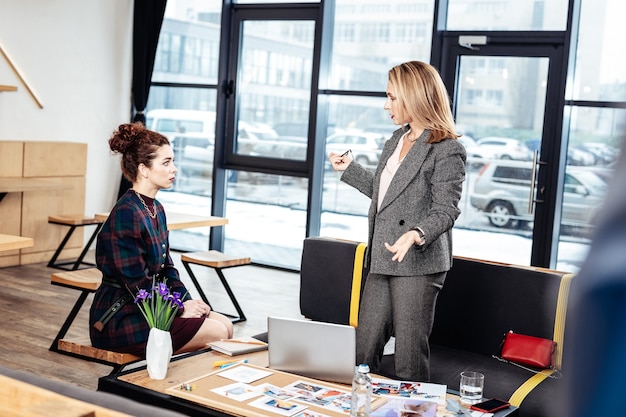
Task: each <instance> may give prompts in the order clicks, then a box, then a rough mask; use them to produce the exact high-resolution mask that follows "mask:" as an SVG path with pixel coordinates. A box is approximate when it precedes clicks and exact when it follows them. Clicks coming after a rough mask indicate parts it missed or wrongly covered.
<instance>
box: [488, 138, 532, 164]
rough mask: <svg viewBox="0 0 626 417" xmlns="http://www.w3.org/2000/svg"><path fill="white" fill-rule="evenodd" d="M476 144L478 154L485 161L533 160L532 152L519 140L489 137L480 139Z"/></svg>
mask: <svg viewBox="0 0 626 417" xmlns="http://www.w3.org/2000/svg"><path fill="white" fill-rule="evenodd" d="M476 144H477V145H478V147H477V148H476V150H477V152H478V153H480V156H481V157H482V158H485V159H515V160H519V161H530V160H532V152H531V151H530V150H529V149H528V147H526V146H524V144H522V143H521V142H520V141H519V140H517V139H512V138H501V137H496V136H489V137H486V138H482V139H479V140H478V141H477V142H476Z"/></svg>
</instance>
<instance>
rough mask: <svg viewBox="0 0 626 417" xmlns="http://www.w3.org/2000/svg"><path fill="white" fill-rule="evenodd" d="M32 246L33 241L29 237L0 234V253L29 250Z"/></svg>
mask: <svg viewBox="0 0 626 417" xmlns="http://www.w3.org/2000/svg"><path fill="white" fill-rule="evenodd" d="M34 244H35V243H34V242H33V239H32V238H30V237H22V236H14V235H3V234H0V252H2V251H5V250H14V249H22V248H29V247H31V246H33V245H34Z"/></svg>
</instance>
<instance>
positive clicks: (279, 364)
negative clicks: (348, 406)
mask: <svg viewBox="0 0 626 417" xmlns="http://www.w3.org/2000/svg"><path fill="white" fill-rule="evenodd" d="M267 329H268V334H267V338H268V339H267V341H268V351H269V367H270V368H272V369H276V370H279V371H285V372H290V373H294V374H298V375H302V376H306V377H309V378H315V379H320V380H323V381H329V382H339V383H343V384H352V377H353V376H354V367H355V362H356V358H355V356H356V353H355V350H356V341H355V329H354V327H352V326H348V325H342V324H333V323H325V322H321V321H312V320H301V319H290V318H282V317H272V316H270V317H268V318H267Z"/></svg>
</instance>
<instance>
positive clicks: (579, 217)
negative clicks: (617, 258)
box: [470, 161, 607, 227]
mask: <svg viewBox="0 0 626 417" xmlns="http://www.w3.org/2000/svg"><path fill="white" fill-rule="evenodd" d="M531 165H532V164H531V163H529V162H516V161H494V162H490V163H487V164H485V166H484V167H483V168H482V169H481V170H480V172H479V173H478V177H477V178H476V181H475V183H474V188H473V189H472V190H471V192H470V203H471V205H472V206H473V207H475V208H477V209H478V210H481V211H483V212H485V213H486V215H487V216H488V218H489V222H490V223H491V224H492V225H493V226H496V227H515V226H518V225H520V223H522V222H530V221H532V220H533V215H532V214H530V213H529V212H528V206H529V200H530V177H531V172H532V167H531ZM606 188H607V187H606V183H605V182H604V181H602V179H600V177H598V176H597V175H596V174H594V173H593V172H591V171H590V170H587V169H583V168H578V167H576V168H574V167H568V169H567V171H566V173H565V184H564V191H563V212H562V217H561V223H562V224H564V225H568V226H576V227H588V226H590V225H591V224H592V220H593V217H594V216H595V214H596V212H597V210H598V208H599V207H600V206H601V205H602V203H603V202H604V199H605V194H606Z"/></svg>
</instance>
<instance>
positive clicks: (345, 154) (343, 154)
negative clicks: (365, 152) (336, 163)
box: [339, 149, 352, 158]
mask: <svg viewBox="0 0 626 417" xmlns="http://www.w3.org/2000/svg"><path fill="white" fill-rule="evenodd" d="M350 152H352V151H351V150H350V149H348V150H347V151H345V152H344V153H342V154H341V155H339V157H340V158H343V157H344V156H347V155H348V154H349V153H350Z"/></svg>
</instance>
